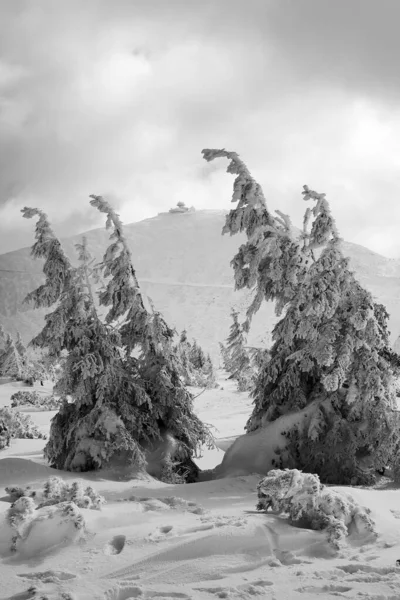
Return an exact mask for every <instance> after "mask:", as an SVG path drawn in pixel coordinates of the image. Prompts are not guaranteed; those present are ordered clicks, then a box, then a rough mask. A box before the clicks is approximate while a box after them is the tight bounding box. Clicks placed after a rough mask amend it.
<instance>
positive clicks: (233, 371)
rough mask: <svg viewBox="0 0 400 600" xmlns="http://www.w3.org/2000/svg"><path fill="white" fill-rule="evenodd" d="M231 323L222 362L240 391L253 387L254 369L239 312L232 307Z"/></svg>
mask: <svg viewBox="0 0 400 600" xmlns="http://www.w3.org/2000/svg"><path fill="white" fill-rule="evenodd" d="M231 317H232V324H231V327H230V331H229V335H228V338H227V340H226V347H225V346H223V349H224V350H223V351H224V352H225V354H226V358H225V360H224V363H225V365H226V370H227V371H228V373H230V378H231V379H235V380H236V382H237V387H238V390H239V391H240V392H244V391H249V390H251V389H252V388H253V387H254V378H255V369H254V364H253V362H252V360H251V355H250V352H249V351H248V349H247V348H246V339H247V334H246V332H245V331H244V328H243V326H242V325H241V324H240V323H239V313H238V312H237V311H236V310H234V309H233V308H232V310H231Z"/></svg>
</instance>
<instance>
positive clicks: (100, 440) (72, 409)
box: [22, 208, 150, 471]
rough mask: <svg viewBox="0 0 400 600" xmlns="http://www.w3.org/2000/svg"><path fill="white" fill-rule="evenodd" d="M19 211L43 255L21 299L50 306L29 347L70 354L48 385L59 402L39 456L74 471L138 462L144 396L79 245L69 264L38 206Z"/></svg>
mask: <svg viewBox="0 0 400 600" xmlns="http://www.w3.org/2000/svg"><path fill="white" fill-rule="evenodd" d="M22 212H23V215H24V217H26V218H32V217H35V216H37V217H38V221H37V225H36V242H35V244H34V245H33V247H32V255H33V256H34V257H35V258H44V259H45V262H44V266H43V270H44V273H45V275H46V281H45V283H44V284H43V285H42V286H40V287H39V288H38V289H36V290H34V291H33V292H31V293H30V294H28V296H27V298H26V301H28V302H29V301H30V302H33V304H34V306H35V307H42V306H45V307H52V306H53V305H55V308H54V310H53V311H52V312H51V313H49V314H47V315H46V317H45V321H46V322H45V326H44V328H43V330H42V331H41V332H40V333H39V334H38V335H37V336H36V337H35V338H34V339H33V340H32V342H31V344H32V345H33V346H34V347H38V348H46V349H47V350H48V353H49V355H50V356H55V357H57V356H60V354H62V353H65V351H66V352H67V353H68V354H67V358H66V359H65V363H64V368H63V370H62V373H61V375H60V378H59V379H58V381H57V383H56V386H55V389H54V391H55V393H57V394H60V395H61V396H62V397H63V398H64V402H63V405H62V407H61V409H60V411H59V412H58V413H57V414H56V416H55V417H54V418H53V420H52V423H51V428H50V437H49V440H48V443H47V445H46V447H45V456H46V457H47V459H48V460H49V462H50V464H51V466H53V467H55V468H58V469H64V470H72V471H87V470H91V469H96V468H100V467H102V466H106V465H107V464H108V463H109V461H110V460H111V459H113V458H115V457H117V456H119V457H124V458H126V461H127V463H129V462H131V463H132V464H133V465H134V466H136V467H141V466H142V465H143V464H144V453H143V449H142V448H141V446H140V444H139V442H138V436H137V432H138V428H139V426H140V425H139V424H140V423H141V422H142V420H143V414H144V415H145V416H146V414H147V411H146V403H147V404H149V403H150V399H149V398H148V397H147V395H146V392H145V391H144V389H143V387H142V386H141V385H140V384H139V383H138V374H137V371H135V370H134V369H133V368H132V365H130V364H129V365H126V364H125V363H124V360H123V352H122V348H121V337H120V335H119V333H118V331H116V330H115V329H114V328H113V327H111V326H109V325H107V324H104V323H102V321H101V320H100V319H99V318H98V315H97V312H96V309H95V306H94V303H93V297H92V292H91V286H90V280H89V275H90V272H89V269H88V261H87V252H86V249H85V246H84V244H83V245H81V246H80V247H79V246H78V251H79V259H80V266H79V267H78V268H74V267H73V266H72V265H71V263H70V261H69V259H68V258H67V257H66V255H65V253H64V252H63V250H62V248H61V245H60V242H59V241H58V240H57V238H56V237H55V235H54V233H53V231H52V229H51V227H50V224H49V222H48V219H47V216H46V215H45V214H44V213H43V212H42V211H40V210H38V209H31V208H25V209H23V211H22ZM67 395H68V396H70V397H72V400H73V401H72V402H69V401H68V400H67Z"/></svg>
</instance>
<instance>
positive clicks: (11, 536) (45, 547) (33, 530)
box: [0, 496, 85, 559]
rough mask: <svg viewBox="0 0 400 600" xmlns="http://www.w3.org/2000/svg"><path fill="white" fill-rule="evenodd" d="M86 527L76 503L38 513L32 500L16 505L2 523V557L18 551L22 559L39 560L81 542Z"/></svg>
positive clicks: (24, 498) (28, 499) (0, 527)
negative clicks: (38, 558)
mask: <svg viewBox="0 0 400 600" xmlns="http://www.w3.org/2000/svg"><path fill="white" fill-rule="evenodd" d="M84 528H85V520H84V517H83V515H82V513H81V511H80V510H79V508H78V506H77V505H76V504H74V503H73V502H61V503H60V504H56V505H52V506H46V507H43V508H40V509H37V510H36V505H35V503H34V501H33V499H32V498H29V497H27V496H22V497H21V498H19V499H18V500H16V502H14V503H13V504H12V505H11V507H10V509H9V510H8V513H7V515H6V519H5V520H4V522H3V524H0V532H1V534H2V535H0V539H1V542H0V555H2V556H4V555H9V554H10V552H15V553H17V555H18V556H19V557H21V558H24V559H26V558H30V557H37V556H39V555H41V554H43V553H46V552H48V551H50V550H52V551H54V550H55V549H56V548H58V547H61V546H64V545H67V544H69V543H72V542H75V541H77V540H78V539H79V538H80V537H81V535H82V533H83V532H84Z"/></svg>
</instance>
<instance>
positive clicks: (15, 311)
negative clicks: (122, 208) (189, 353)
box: [0, 210, 400, 357]
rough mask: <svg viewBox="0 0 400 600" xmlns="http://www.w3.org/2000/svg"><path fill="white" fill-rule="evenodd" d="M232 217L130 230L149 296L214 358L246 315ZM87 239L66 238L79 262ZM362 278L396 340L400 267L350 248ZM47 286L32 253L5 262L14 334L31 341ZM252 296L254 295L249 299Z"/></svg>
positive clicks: (3, 311) (2, 313) (99, 248)
mask: <svg viewBox="0 0 400 600" xmlns="http://www.w3.org/2000/svg"><path fill="white" fill-rule="evenodd" d="M226 212H227V211H221V210H201V211H196V212H188V213H175V214H170V213H162V214H160V215H158V216H157V217H154V218H151V219H145V220H144V221H140V222H138V223H132V224H130V225H126V226H125V233H126V237H127V239H128V242H129V245H130V247H131V249H132V253H133V260H134V264H135V267H136V270H137V274H138V279H139V281H140V283H141V285H142V287H143V291H144V292H145V294H147V295H148V296H150V297H151V298H152V300H153V302H154V303H155V305H156V307H157V308H158V309H159V310H161V311H162V312H163V314H164V315H165V317H166V319H167V321H168V322H169V323H170V324H173V325H174V326H176V327H177V328H178V330H181V329H183V328H186V329H187V330H188V332H189V336H192V337H196V338H197V339H198V340H199V342H200V343H201V344H202V345H203V346H204V347H205V348H206V349H208V350H209V351H210V352H211V353H212V355H213V356H214V357H216V356H217V355H218V341H222V340H223V339H224V338H225V337H226V335H227V332H228V330H229V326H230V316H229V312H230V307H231V306H235V307H237V308H239V309H241V310H244V309H245V307H246V305H247V304H248V300H246V295H245V294H244V293H238V292H234V289H233V272H232V269H231V267H230V261H231V259H232V258H233V256H234V254H235V252H236V250H237V248H238V247H239V245H240V244H241V243H242V242H243V241H244V238H241V236H234V237H229V236H227V235H225V236H222V235H221V231H222V227H223V225H224V222H225V214H226ZM86 235H87V239H88V244H89V247H90V250H91V252H92V253H93V255H95V256H96V258H97V259H100V258H101V256H102V254H103V252H104V250H105V248H106V245H107V242H108V236H109V234H108V232H107V231H106V230H105V229H96V230H92V231H90V232H88V233H87V234H86ZM80 238H81V236H75V237H71V238H67V239H64V240H63V246H64V248H65V251H66V252H67V254H68V255H69V256H70V257H71V258H74V257H75V250H74V244H75V243H76V242H78V241H80ZM344 253H345V254H346V255H348V256H349V257H350V259H351V265H352V267H353V268H354V270H355V272H356V274H357V275H358V277H359V279H360V280H361V282H362V283H363V285H365V286H366V287H367V288H368V289H369V290H370V291H371V292H372V294H373V295H374V297H375V298H376V299H377V300H379V301H380V302H382V303H383V304H385V305H386V307H387V309H388V311H389V313H390V329H391V332H392V340H393V341H394V340H395V339H396V338H397V337H398V335H399V334H400V310H399V308H400V305H399V303H400V261H399V260H394V259H388V258H385V257H383V256H380V255H379V254H376V253H375V252H371V251H370V250H368V249H367V248H364V247H363V246H359V245H355V244H351V243H348V242H345V243H344ZM41 281H42V274H41V264H40V262H39V261H33V260H32V259H31V257H30V251H29V248H23V249H21V250H18V251H16V252H10V253H7V254H3V255H1V256H0V319H1V321H2V322H3V324H4V327H5V328H6V329H8V330H9V331H10V332H15V331H16V330H17V329H18V330H20V332H21V334H22V336H23V337H24V339H25V340H26V341H28V340H29V339H30V338H31V337H32V336H33V335H34V334H35V333H36V332H37V331H38V330H39V328H40V326H41V324H42V322H43V316H44V313H43V311H33V310H31V308H30V307H29V306H26V305H23V304H22V301H23V299H24V297H25V295H26V293H27V292H29V291H30V290H31V289H33V288H34V287H35V286H36V285H37V284H39V283H40V282H41ZM247 297H248V295H247ZM274 321H275V316H274V312H273V305H272V304H271V305H264V306H263V308H262V310H261V311H260V313H259V314H258V315H257V318H256V320H255V322H254V327H253V333H252V335H251V337H250V340H249V341H250V343H254V344H259V343H261V342H262V340H263V339H264V340H265V341H266V342H267V343H268V341H269V336H268V334H266V330H268V331H270V330H271V328H272V326H273V323H274Z"/></svg>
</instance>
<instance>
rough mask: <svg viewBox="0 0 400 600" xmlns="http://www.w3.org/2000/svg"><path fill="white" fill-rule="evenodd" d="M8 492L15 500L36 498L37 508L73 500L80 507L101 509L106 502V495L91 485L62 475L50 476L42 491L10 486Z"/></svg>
mask: <svg viewBox="0 0 400 600" xmlns="http://www.w3.org/2000/svg"><path fill="white" fill-rule="evenodd" d="M6 492H7V493H8V495H9V496H10V497H11V499H12V500H14V501H16V500H18V499H19V498H21V497H28V496H29V497H32V498H35V502H36V506H37V508H43V507H44V506H52V505H54V504H60V503H63V502H73V503H74V504H75V505H76V506H78V507H79V508H91V509H93V510H101V506H102V504H104V503H105V499H104V497H103V496H101V495H100V494H98V493H97V492H96V490H94V489H93V488H92V487H91V486H87V487H86V488H85V487H84V486H83V484H82V482H81V481H72V482H71V483H68V482H67V481H64V480H63V479H61V477H50V478H49V479H48V480H47V481H46V482H45V483H44V485H43V491H42V492H32V491H31V488H30V487H29V486H28V487H26V488H21V487H18V486H10V487H7V488H6Z"/></svg>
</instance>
